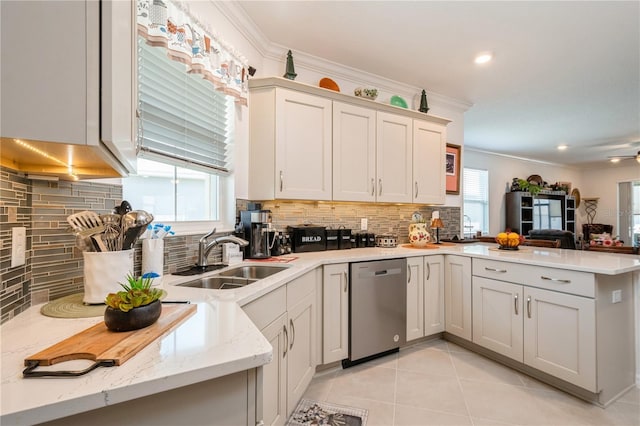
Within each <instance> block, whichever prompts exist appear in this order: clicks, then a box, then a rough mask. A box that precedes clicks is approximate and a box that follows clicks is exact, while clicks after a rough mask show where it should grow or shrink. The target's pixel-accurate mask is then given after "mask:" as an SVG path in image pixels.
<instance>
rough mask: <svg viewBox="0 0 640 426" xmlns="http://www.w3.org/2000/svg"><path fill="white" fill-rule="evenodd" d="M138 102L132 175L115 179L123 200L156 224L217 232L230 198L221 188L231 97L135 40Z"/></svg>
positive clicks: (226, 172) (161, 52)
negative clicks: (183, 224) (187, 224)
mask: <svg viewBox="0 0 640 426" xmlns="http://www.w3.org/2000/svg"><path fill="white" fill-rule="evenodd" d="M138 100H139V102H138V111H139V129H138V143H139V154H138V171H137V173H136V174H135V175H131V176H130V177H129V178H128V179H125V180H124V181H123V195H124V198H125V199H127V200H128V201H129V202H130V203H131V204H132V205H133V206H136V208H141V209H144V210H147V211H150V212H153V214H154V217H155V220H156V221H157V222H163V223H165V222H193V221H206V222H212V223H208V224H204V223H200V225H199V227H200V228H201V229H211V228H213V227H214V226H218V228H219V229H220V228H222V227H224V225H225V224H223V223H219V222H220V221H222V220H223V219H224V215H222V214H221V212H222V211H223V210H224V208H225V206H226V205H228V204H229V205H230V204H233V201H234V200H233V197H225V194H226V193H227V191H224V188H225V186H226V185H228V184H229V182H227V181H228V180H229V176H230V170H231V168H232V164H231V161H230V160H229V158H230V156H229V154H230V151H231V149H232V142H233V132H234V128H233V123H234V113H235V107H234V101H233V98H232V97H230V96H226V95H225V94H224V93H222V92H220V91H218V90H215V88H214V87H213V86H212V84H211V82H209V81H207V80H204V79H203V78H202V76H201V75H198V74H189V73H187V72H186V71H185V65H184V64H181V63H178V62H176V61H173V60H171V59H169V58H168V57H167V55H166V53H165V50H164V49H162V48H158V47H152V46H150V45H149V44H147V43H146V41H145V40H144V39H143V38H142V37H140V38H139V40H138ZM216 222H218V223H216ZM226 225H227V227H228V226H230V225H232V223H230V224H226ZM196 227H198V225H196ZM174 228H175V226H174Z"/></svg>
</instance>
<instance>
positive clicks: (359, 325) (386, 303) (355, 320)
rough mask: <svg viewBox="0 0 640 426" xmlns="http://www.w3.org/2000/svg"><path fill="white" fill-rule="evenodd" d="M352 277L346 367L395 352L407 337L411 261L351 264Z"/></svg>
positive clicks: (343, 364) (394, 260)
mask: <svg viewBox="0 0 640 426" xmlns="http://www.w3.org/2000/svg"><path fill="white" fill-rule="evenodd" d="M349 277H350V282H351V288H350V290H351V291H350V295H349V359H346V360H344V361H343V362H342V366H343V367H345V368H346V367H350V366H351V365H355V364H359V363H361V362H364V361H368V360H370V359H373V358H376V357H378V356H382V355H386V354H388V353H391V352H395V351H397V350H398V348H399V347H400V345H402V344H404V343H405V342H406V339H407V335H406V322H407V319H406V317H407V313H406V312H407V260H406V259H390V260H376V261H370V262H357V263H350V264H349Z"/></svg>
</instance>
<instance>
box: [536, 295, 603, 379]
mask: <svg viewBox="0 0 640 426" xmlns="http://www.w3.org/2000/svg"><path fill="white" fill-rule="evenodd" d="M524 297H525V299H524V302H525V303H526V309H525V311H526V316H525V317H524V363H525V364H527V365H530V366H531V367H534V368H537V369H538V370H541V371H544V372H546V373H549V374H551V375H553V376H555V377H558V378H559V379H562V380H565V381H567V382H570V383H573V384H574V385H577V386H580V387H581V388H584V389H588V390H590V391H592V392H597V391H598V390H599V389H597V388H596V307H595V304H596V301H595V300H594V299H589V298H586V297H580V296H573V295H570V294H564V293H559V292H554V291H548V290H541V289H538V288H531V287H525V288H524Z"/></svg>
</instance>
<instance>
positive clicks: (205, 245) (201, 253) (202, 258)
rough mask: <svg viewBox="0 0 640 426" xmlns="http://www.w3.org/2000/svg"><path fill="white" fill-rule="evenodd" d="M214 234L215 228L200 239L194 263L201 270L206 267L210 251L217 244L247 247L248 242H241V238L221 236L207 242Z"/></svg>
mask: <svg viewBox="0 0 640 426" xmlns="http://www.w3.org/2000/svg"><path fill="white" fill-rule="evenodd" d="M215 233H216V228H213V231H211V232H209V233H208V234H207V235H205V236H203V237H202V238H200V241H199V244H198V262H197V263H196V266H199V267H201V268H203V267H205V266H208V261H207V257H208V256H209V253H210V252H211V249H212V248H214V247H215V246H217V245H218V244H222V243H236V244H238V245H239V246H240V247H245V246H247V245H249V241H247V240H243V239H242V238H238V237H236V236H233V235H223V236H221V237H218V238H214V239H213V240H212V241H210V242H207V239H208V238H209V237H210V236H212V235H213V234H215Z"/></svg>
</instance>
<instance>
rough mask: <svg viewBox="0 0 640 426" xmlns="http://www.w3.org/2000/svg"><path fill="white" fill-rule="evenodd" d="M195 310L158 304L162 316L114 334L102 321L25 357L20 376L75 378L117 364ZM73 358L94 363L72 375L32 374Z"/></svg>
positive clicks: (192, 307)
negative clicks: (138, 326)
mask: <svg viewBox="0 0 640 426" xmlns="http://www.w3.org/2000/svg"><path fill="white" fill-rule="evenodd" d="M196 309H197V305H191V304H184V305H170V306H168V305H162V314H161V315H160V318H158V321H156V322H155V323H153V324H152V325H150V326H149V327H146V328H142V329H140V330H132V331H124V332H114V331H110V330H109V329H107V326H106V325H105V324H104V321H102V322H100V323H99V324H96V325H94V326H93V327H90V328H87V329H86V330H84V331H81V332H80V333H78V334H75V335H73V336H71V337H69V338H67V339H65V340H63V341H61V342H58V343H56V344H55V345H53V346H50V347H48V348H47V349H45V350H43V351H40V352H38V353H37V354H35V355H32V356H30V357H28V358H26V359H25V360H24V364H25V365H26V366H27V367H28V368H27V369H26V370H25V371H24V373H23V374H24V376H25V377H28V376H36V377H42V376H45V375H48V376H52V375H53V376H79V375H81V374H85V373H88V372H89V371H91V370H93V369H94V368H96V367H99V366H101V365H102V366H113V365H121V364H122V363H124V362H125V361H126V360H128V359H129V358H131V357H132V356H134V355H135V354H137V353H138V352H140V351H141V350H142V349H143V348H144V347H145V346H147V345H148V344H149V343H151V342H153V341H154V340H156V339H157V338H158V337H160V336H162V335H164V334H166V333H167V332H169V331H170V330H171V329H172V328H173V327H174V326H175V325H177V324H178V323H180V322H181V321H182V320H184V319H185V318H187V317H188V316H190V315H192V314H193V313H194V312H195V311H196ZM74 359H89V360H93V361H96V364H94V365H93V366H92V367H89V368H88V369H87V370H81V371H76V372H66V371H65V372H55V371H53V372H51V371H43V372H36V371H32V370H33V369H34V368H35V367H37V366H49V365H54V364H57V363H60V362H64V361H70V360H74ZM28 371H29V372H28ZM34 373H38V374H34ZM51 373H53V374H51Z"/></svg>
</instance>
